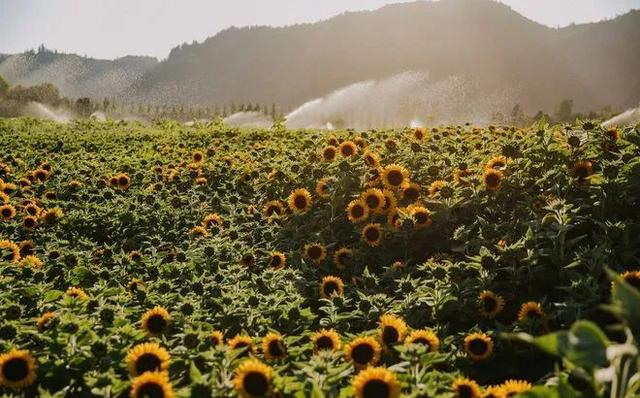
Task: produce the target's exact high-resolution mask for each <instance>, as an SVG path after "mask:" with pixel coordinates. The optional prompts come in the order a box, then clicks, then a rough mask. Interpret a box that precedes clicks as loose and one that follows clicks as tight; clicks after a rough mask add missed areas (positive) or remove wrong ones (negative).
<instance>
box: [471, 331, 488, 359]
mask: <svg viewBox="0 0 640 398" xmlns="http://www.w3.org/2000/svg"><path fill="white" fill-rule="evenodd" d="M464 350H465V352H466V353H467V355H468V356H469V358H471V360H473V361H476V362H479V361H484V360H486V359H488V358H489V357H490V356H491V354H493V339H491V337H490V336H488V335H487V334H485V333H471V334H469V335H467V336H466V337H465V338H464Z"/></svg>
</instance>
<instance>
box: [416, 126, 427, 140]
mask: <svg viewBox="0 0 640 398" xmlns="http://www.w3.org/2000/svg"><path fill="white" fill-rule="evenodd" d="M426 134H427V129H426V128H424V127H416V128H414V129H413V138H415V139H416V140H418V141H422V140H423V139H424V137H425V136H426Z"/></svg>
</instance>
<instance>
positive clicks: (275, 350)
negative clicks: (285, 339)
mask: <svg viewBox="0 0 640 398" xmlns="http://www.w3.org/2000/svg"><path fill="white" fill-rule="evenodd" d="M269 353H270V354H271V355H272V356H274V357H281V356H284V346H283V345H282V342H281V341H280V340H273V341H270V342H269Z"/></svg>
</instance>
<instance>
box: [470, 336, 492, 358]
mask: <svg viewBox="0 0 640 398" xmlns="http://www.w3.org/2000/svg"><path fill="white" fill-rule="evenodd" d="M488 349H489V346H488V345H487V342H486V341H484V340H481V339H473V340H472V341H471V342H470V343H469V351H471V353H472V354H473V355H484V354H486V352H487V350H488Z"/></svg>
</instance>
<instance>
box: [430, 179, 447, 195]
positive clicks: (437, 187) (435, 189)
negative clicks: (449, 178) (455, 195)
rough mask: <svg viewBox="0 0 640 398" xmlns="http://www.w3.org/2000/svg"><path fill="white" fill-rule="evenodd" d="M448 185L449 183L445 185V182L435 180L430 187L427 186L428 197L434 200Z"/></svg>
mask: <svg viewBox="0 0 640 398" xmlns="http://www.w3.org/2000/svg"><path fill="white" fill-rule="evenodd" d="M448 185H449V183H447V182H446V181H445V180H436V181H434V182H432V183H431V185H429V197H430V198H435V197H436V196H438V193H439V192H440V191H441V190H442V189H443V188H444V187H446V186H448Z"/></svg>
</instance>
